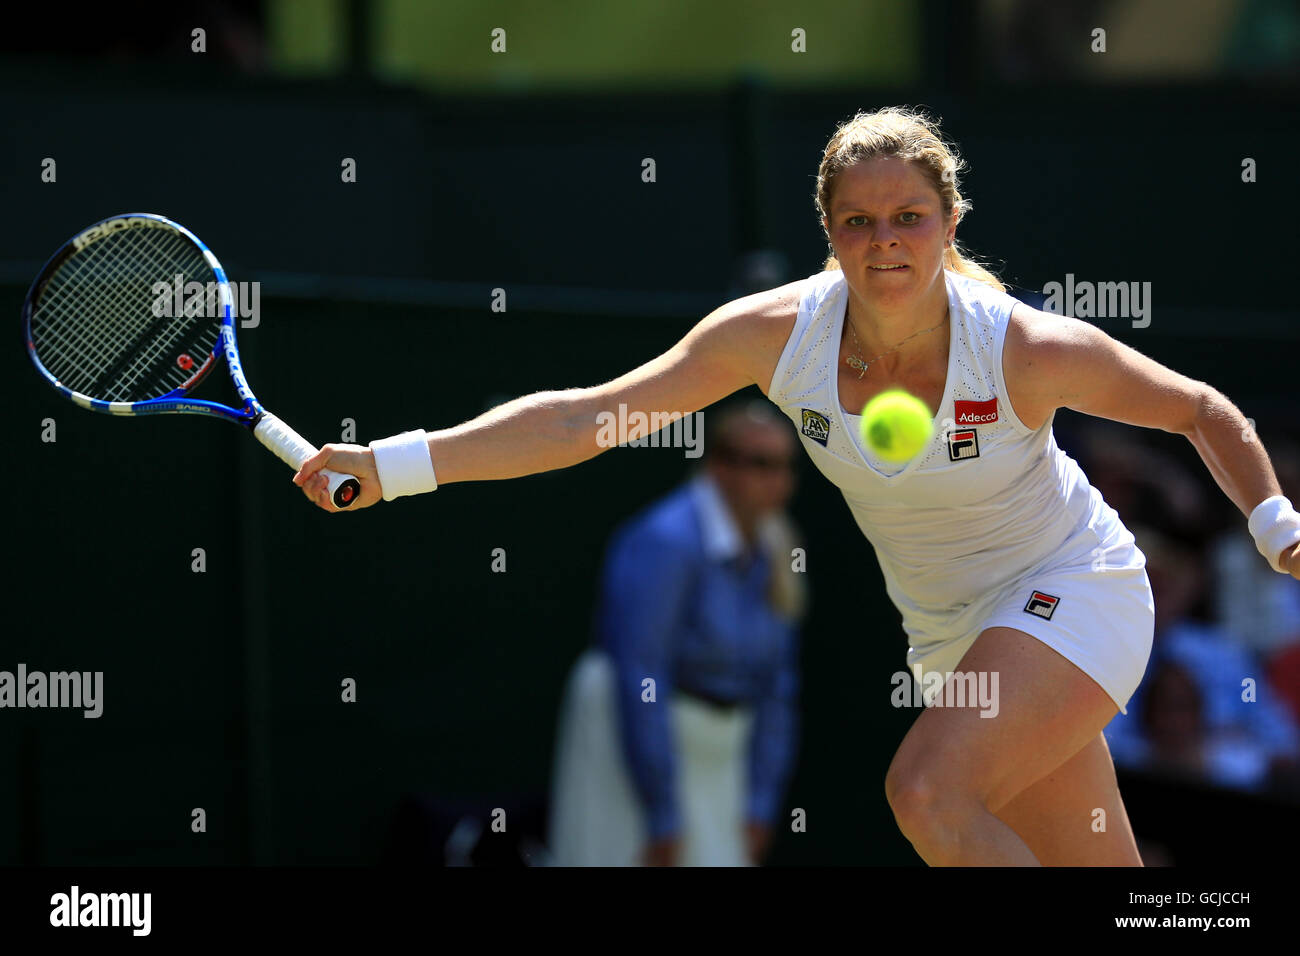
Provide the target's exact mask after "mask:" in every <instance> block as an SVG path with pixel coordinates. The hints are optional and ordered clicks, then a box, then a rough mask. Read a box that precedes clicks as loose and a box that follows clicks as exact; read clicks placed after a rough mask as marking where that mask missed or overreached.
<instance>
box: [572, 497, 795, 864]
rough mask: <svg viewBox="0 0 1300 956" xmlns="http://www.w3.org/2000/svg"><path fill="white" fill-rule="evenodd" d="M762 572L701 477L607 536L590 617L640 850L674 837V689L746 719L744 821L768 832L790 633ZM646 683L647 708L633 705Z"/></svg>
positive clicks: (786, 752) (785, 743) (778, 789)
mask: <svg viewBox="0 0 1300 956" xmlns="http://www.w3.org/2000/svg"><path fill="white" fill-rule="evenodd" d="M768 578H769V563H768V559H767V557H766V555H765V554H764V553H763V552H762V549H761V548H754V549H752V550H751V551H749V552H746V550H745V548H744V542H743V539H742V538H741V536H740V534H739V532H738V531H737V529H736V528H735V525H734V522H733V521H732V519H731V517H730V514H729V513H728V512H727V509H726V507H725V505H724V504H723V503H722V499H721V496H720V495H719V493H718V490H717V487H716V485H715V484H714V483H713V481H712V480H710V479H709V478H708V477H707V476H705V475H700V476H699V477H697V478H695V479H694V480H692V481H690V482H687V483H685V484H684V485H682V486H681V487H679V488H678V489H676V490H675V491H673V492H672V493H671V494H669V495H667V496H666V497H664V498H662V499H660V500H659V501H657V502H655V503H654V504H652V505H651V506H650V507H648V508H647V509H645V510H644V511H642V512H640V513H639V514H637V515H636V516H634V517H633V518H632V519H630V520H629V521H628V522H626V523H625V524H623V525H621V526H620V527H619V528H618V529H617V530H616V531H615V533H614V536H613V538H612V540H611V542H610V546H609V549H608V552H607V554H606V558H605V567H604V573H603V576H602V582H601V593H600V602H599V607H598V609H597V614H596V630H597V642H598V644H599V645H600V646H601V647H602V648H603V649H604V650H605V651H606V652H607V653H608V654H609V655H610V657H611V658H612V660H613V665H614V672H615V681H616V699H617V709H618V716H619V723H620V735H621V739H622V741H623V750H624V753H625V755H626V757H627V760H628V765H629V768H630V770H631V773H632V778H633V781H634V783H635V785H636V788H637V791H638V792H639V794H640V796H641V801H642V805H643V806H644V807H645V809H646V812H647V822H648V827H649V833H650V836H651V838H652V839H657V838H661V837H665V836H669V835H672V834H674V833H677V832H679V831H680V826H681V818H680V815H679V808H678V806H677V795H676V766H675V764H676V760H675V754H674V748H673V739H672V728H671V725H670V722H669V714H668V710H667V707H666V703H667V701H668V700H669V699H670V696H671V692H672V691H673V690H674V689H678V688H680V689H681V690H684V691H687V692H688V693H689V692H692V691H694V692H697V693H700V694H703V695H705V696H707V697H711V698H714V699H721V700H725V701H735V702H738V703H747V704H752V705H753V706H754V708H755V714H754V724H753V732H752V736H751V738H750V747H749V774H748V795H747V808H746V809H747V814H748V818H749V819H750V820H752V821H755V822H761V823H766V824H771V823H772V822H773V821H774V820H775V819H776V815H777V812H778V810H779V804H780V801H781V797H782V793H783V791H784V788H785V784H786V782H787V779H788V777H789V774H790V770H791V767H792V765H793V761H794V753H795V740H796V733H797V724H798V714H797V712H796V705H797V695H798V640H797V636H798V632H797V626H796V625H795V623H794V622H792V621H790V620H788V619H786V618H784V617H782V616H781V615H780V614H778V613H777V612H776V611H775V610H774V609H773V608H772V607H771V605H770V603H769V602H768V600H767V586H768ZM647 677H649V678H653V679H654V681H655V691H656V693H655V697H656V701H655V702H645V701H643V700H642V699H641V695H642V692H643V688H642V681H643V680H644V679H645V678H647Z"/></svg>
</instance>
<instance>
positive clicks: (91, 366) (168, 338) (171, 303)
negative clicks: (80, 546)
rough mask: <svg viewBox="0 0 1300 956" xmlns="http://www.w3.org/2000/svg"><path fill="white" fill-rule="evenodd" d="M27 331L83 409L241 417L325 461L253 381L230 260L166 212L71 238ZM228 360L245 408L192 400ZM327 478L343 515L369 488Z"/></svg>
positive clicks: (37, 289)
mask: <svg viewBox="0 0 1300 956" xmlns="http://www.w3.org/2000/svg"><path fill="white" fill-rule="evenodd" d="M193 283H199V285H198V286H195V285H193ZM187 290H188V291H187ZM177 306H179V308H178V307H177ZM23 336H24V338H25V339H26V342H27V354H28V355H30V356H31V359H32V362H33V364H35V366H36V369H37V371H39V372H40V373H41V375H42V376H43V377H44V378H45V380H46V381H47V382H49V383H50V384H51V385H53V386H54V388H55V389H57V390H58V391H59V393H60V394H62V395H63V396H64V397H66V398H69V399H71V400H72V401H73V402H75V403H76V404H78V405H80V406H81V407H82V408H88V409H90V410H91V411H95V412H105V413H107V414H110V415H162V414H181V415H206V416H208V417H210V418H223V419H225V420H226V421H231V422H237V423H238V424H240V425H243V426H245V427H246V428H249V429H251V430H252V432H253V434H254V435H255V436H256V437H257V440H258V441H260V442H261V443H262V444H263V445H265V446H266V447H267V448H269V449H270V450H271V451H272V452H274V453H275V454H276V456H277V457H278V458H280V460H281V461H283V462H285V464H287V465H289V466H290V467H292V468H294V469H297V468H300V467H301V466H302V463H303V462H305V461H306V460H307V459H308V458H310V457H311V456H312V455H315V454H316V451H317V449H316V448H315V447H314V446H313V445H312V444H311V443H310V442H308V441H307V440H306V439H304V438H303V437H302V436H301V435H299V434H298V433H297V432H295V431H294V430H293V429H292V428H290V427H289V426H288V425H286V424H285V423H284V422H282V421H281V420H280V419H279V418H277V417H276V416H275V415H272V414H271V413H270V412H268V411H267V410H266V409H265V408H263V407H262V406H261V404H259V403H258V401H257V399H256V398H255V397H254V395H253V390H252V389H251V388H249V386H248V380H247V379H246V378H245V377H244V370H243V367H242V366H241V365H240V363H239V349H238V347H237V346H236V344H235V309H234V301H233V299H232V297H231V293H230V283H229V281H227V279H226V272H225V270H224V269H222V268H221V263H219V262H218V261H217V257H216V256H214V255H213V254H212V250H210V249H209V248H208V247H207V246H205V245H204V244H203V243H202V242H200V241H199V238H198V237H197V236H195V235H194V233H192V232H190V231H189V230H188V229H186V228H185V227H184V226H182V225H180V224H179V223H175V222H172V221H171V220H170V219H167V218H165V217H163V216H155V215H152V214H150V213H129V214H127V215H122V216H111V217H110V218H108V219H103V220H101V221H99V222H97V223H95V224H94V225H93V226H90V227H88V228H86V229H84V230H82V231H81V232H80V233H78V234H77V235H75V236H73V237H72V238H71V239H69V240H68V241H67V242H65V243H64V244H63V246H62V247H61V248H60V249H59V251H58V252H56V253H54V255H53V256H51V257H50V260H49V261H48V262H47V263H45V266H44V268H42V269H41V272H40V275H38V276H37V277H36V281H35V282H33V283H32V287H31V289H30V290H28V292H27V299H26V301H24V302H23ZM223 354H224V356H225V359H226V367H227V369H228V370H229V371H230V379H231V381H232V382H233V383H234V386H235V391H236V392H237V393H238V395H239V397H240V399H241V400H242V401H243V404H242V405H241V406H240V407H238V408H231V407H230V406H228V405H221V404H219V403H217V402H211V401H206V400H204V399H199V398H191V397H190V394H189V393H190V391H191V390H192V389H193V388H194V387H195V386H196V385H198V384H199V383H200V382H201V381H203V379H204V378H205V377H206V376H207V375H208V373H209V372H211V371H212V369H213V368H215V367H216V365H217V363H218V361H220V359H221V356H222V355H223ZM321 474H323V475H326V476H327V477H328V479H329V493H330V500H332V501H333V502H334V506H335V507H336V508H346V507H348V506H349V505H351V504H352V503H353V502H354V501H356V499H357V496H358V495H359V494H360V493H361V484H360V482H358V481H357V479H356V478H354V477H353V476H351V475H340V474H337V473H335V472H332V471H322V472H321Z"/></svg>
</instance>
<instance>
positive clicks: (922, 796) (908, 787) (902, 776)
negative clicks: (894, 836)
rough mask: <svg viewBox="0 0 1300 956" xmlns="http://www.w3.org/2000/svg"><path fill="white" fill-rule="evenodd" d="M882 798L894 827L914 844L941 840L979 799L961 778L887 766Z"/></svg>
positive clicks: (975, 808)
mask: <svg viewBox="0 0 1300 956" xmlns="http://www.w3.org/2000/svg"><path fill="white" fill-rule="evenodd" d="M885 799H886V800H887V801H888V802H889V808H890V810H892V811H893V813H894V820H895V822H896V823H897V824H898V828H899V829H900V830H902V831H903V835H904V836H906V837H907V838H908V839H909V840H911V841H913V842H914V843H915V842H917V841H920V842H922V843H926V844H929V843H932V842H934V841H935V840H940V841H942V840H943V839H944V838H945V835H949V836H950V835H951V834H953V833H955V832H956V831H959V830H960V829H961V827H962V825H963V821H964V820H965V819H966V818H967V817H968V816H969V815H970V814H972V813H977V812H979V810H980V808H981V801H980V800H979V799H978V797H976V796H975V795H974V794H972V793H969V792H968V791H967V789H966V788H965V787H963V786H962V784H961V781H959V780H955V779H951V778H950V777H949V776H947V775H944V774H939V773H934V772H928V771H925V770H921V769H915V768H902V767H897V768H896V767H891V768H890V770H889V772H888V773H887V774H886V775H885Z"/></svg>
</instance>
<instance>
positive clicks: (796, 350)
mask: <svg viewBox="0 0 1300 956" xmlns="http://www.w3.org/2000/svg"><path fill="white" fill-rule="evenodd" d="M944 277H945V281H946V284H947V289H948V305H949V315H950V316H951V320H952V321H951V323H950V326H949V327H950V329H951V332H950V348H949V358H948V376H947V383H946V386H945V389H944V395H943V400H942V401H941V403H940V405H939V408H938V411H937V414H936V415H935V419H934V422H935V429H934V435H933V436H932V437H931V439H930V442H929V444H928V445H927V446H926V448H924V449H923V450H922V451H921V452H920V453H919V454H918V455H917V456H916V457H915V458H913V459H912V460H911V461H909V462H907V463H906V464H904V465H902V466H899V465H887V464H886V463H885V462H883V461H881V460H880V459H879V458H877V457H876V456H875V455H874V454H872V453H871V452H870V451H869V450H868V449H867V447H866V445H865V444H864V442H863V441H862V437H861V434H860V432H859V422H860V416H858V415H851V414H848V413H846V412H845V411H844V409H843V408H841V407H840V399H839V379H838V371H839V343H840V337H841V334H842V330H843V327H844V315H845V308H846V305H847V302H848V285H847V283H846V282H845V280H844V274H843V272H841V271H839V270H835V271H830V272H820V273H817V274H815V275H812V276H810V277H809V278H808V279H807V280H806V282H805V284H804V289H803V293H802V295H801V299H800V304H799V316H798V318H797V319H796V320H795V324H794V328H793V329H792V330H791V333H790V338H789V340H788V341H787V342H786V345H785V350H784V351H783V352H782V353H781V359H780V361H779V362H778V363H777V366H776V372H775V374H774V375H773V376H772V384H771V387H770V388H769V390H768V397H769V398H770V399H771V400H772V402H774V403H775V404H776V405H777V406H778V407H779V408H780V409H781V410H782V411H783V412H785V414H786V415H788V416H790V418H791V420H792V421H793V422H794V424H795V428H796V429H798V431H799V438H800V441H801V442H802V443H803V446H804V448H805V449H806V450H807V452H808V455H809V457H811V458H812V460H813V463H814V464H815V465H816V466H817V468H818V469H819V470H820V471H821V472H822V474H824V475H825V476H826V477H827V478H828V479H830V481H831V483H832V484H834V485H836V486H837V487H838V488H839V489H840V491H841V492H842V493H843V495H844V500H845V501H846V502H847V503H848V506H849V510H850V511H851V512H852V513H853V517H854V519H855V520H856V521H857V523H858V527H859V528H861V530H862V533H863V534H864V535H866V537H867V539H868V540H869V541H870V542H871V545H872V547H873V548H874V549H875V552H876V557H877V559H878V560H879V561H880V568H881V571H882V572H883V573H884V577H885V585H886V589H887V591H888V593H889V596H890V598H891V599H892V600H893V602H894V604H895V605H896V606H897V607H898V609H899V610H900V611H901V612H902V614H903V621H904V625H905V627H907V629H908V631H909V632H910V631H912V630H914V629H921V630H925V631H932V630H933V629H934V628H935V627H940V626H941V625H942V623H943V622H944V621H945V620H947V619H948V618H949V617H951V615H952V613H953V612H954V611H958V610H960V609H962V608H964V607H966V606H967V605H969V604H971V603H973V602H977V601H979V600H981V599H982V598H983V597H985V596H988V595H990V594H991V593H992V592H994V591H996V590H999V589H1000V587H1001V586H1003V585H1006V584H1009V583H1011V582H1012V581H1014V580H1016V579H1017V578H1020V577H1021V576H1023V575H1024V574H1026V573H1027V572H1028V571H1030V570H1032V569H1035V566H1036V565H1039V564H1040V563H1041V562H1043V561H1044V560H1045V559H1047V558H1049V557H1051V556H1053V555H1058V556H1061V557H1066V556H1067V555H1068V556H1071V557H1074V556H1080V557H1081V560H1082V561H1083V562H1085V563H1086V562H1087V561H1088V560H1089V553H1090V552H1092V551H1094V550H1095V549H1096V548H1097V547H1098V545H1099V544H1101V543H1102V542H1106V543H1110V542H1115V541H1118V540H1119V539H1120V537H1121V536H1122V537H1123V538H1125V539H1126V540H1128V541H1131V540H1132V538H1131V536H1130V535H1129V534H1128V532H1127V529H1125V528H1124V527H1123V525H1122V524H1121V523H1120V521H1119V515H1118V514H1117V513H1116V512H1115V511H1114V509H1112V508H1111V507H1110V506H1109V505H1107V504H1106V503H1105V502H1104V501H1103V500H1102V498H1101V495H1100V493H1099V492H1098V491H1097V490H1096V489H1095V488H1093V487H1092V486H1091V485H1090V484H1089V483H1088V479H1087V478H1086V477H1085V476H1084V474H1083V470H1082V469H1081V468H1080V467H1079V466H1078V464H1077V463H1076V462H1075V461H1074V459H1072V458H1071V457H1070V456H1069V455H1067V454H1065V452H1063V451H1062V450H1061V449H1060V448H1059V447H1057V444H1056V439H1055V437H1054V436H1053V434H1052V419H1053V418H1054V417H1055V415H1053V416H1050V417H1049V418H1048V420H1047V421H1046V422H1045V423H1044V424H1043V425H1042V426H1041V427H1040V428H1039V429H1038V430H1037V431H1031V430H1030V429H1029V428H1027V427H1026V426H1025V425H1024V424H1023V423H1022V422H1021V421H1020V420H1019V419H1018V418H1017V417H1016V413H1015V412H1014V411H1013V410H1012V408H1011V403H1010V402H1009V401H1007V399H1006V394H1007V390H1006V385H1005V383H1004V382H1003V379H1002V346H1003V342H1004V341H1005V338H1006V333H1007V325H1008V320H1009V319H1010V316H1011V309H1012V308H1013V307H1014V306H1015V305H1016V301H1017V300H1016V299H1014V298H1012V297H1011V296H1009V295H1007V294H1005V293H1002V292H998V291H997V290H996V289H994V288H992V287H991V286H989V285H986V284H984V283H981V282H976V281H974V280H972V279H967V278H965V277H964V276H960V275H958V274H956V273H954V272H945V273H944ZM1104 549H1105V548H1103V550H1104ZM1125 560H1133V561H1135V562H1136V566H1139V567H1140V566H1141V565H1142V563H1144V559H1143V558H1142V557H1141V555H1140V553H1138V555H1137V556H1136V558H1131V559H1130V558H1126V559H1125ZM1109 566H1110V567H1112V568H1114V567H1117V565H1116V564H1114V563H1111V564H1110V565H1109Z"/></svg>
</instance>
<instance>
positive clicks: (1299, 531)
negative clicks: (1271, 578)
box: [1247, 495, 1300, 574]
mask: <svg viewBox="0 0 1300 956" xmlns="http://www.w3.org/2000/svg"><path fill="white" fill-rule="evenodd" d="M1247 526H1248V527H1249V528H1250V533H1251V534H1252V535H1254V537H1255V547H1257V548H1259V553H1260V554H1262V555H1263V556H1264V557H1265V559H1267V561H1268V563H1269V566H1270V567H1271V568H1272V569H1273V570H1274V571H1279V572H1281V573H1282V574H1286V573H1287V570H1286V568H1284V567H1282V566H1281V565H1279V564H1278V563H1277V561H1278V557H1279V555H1281V554H1282V552H1283V551H1284V550H1285V549H1287V548H1290V547H1294V546H1295V545H1296V544H1297V543H1300V514H1297V513H1296V510H1295V508H1293V507H1291V500H1290V499H1289V498H1287V497H1285V496H1283V495H1274V496H1273V497H1271V498H1265V499H1264V500H1263V501H1261V502H1260V503H1259V504H1257V505H1256V506H1255V510H1254V511H1252V512H1251V513H1250V521H1249V523H1248V525H1247Z"/></svg>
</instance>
